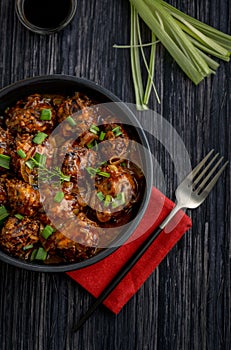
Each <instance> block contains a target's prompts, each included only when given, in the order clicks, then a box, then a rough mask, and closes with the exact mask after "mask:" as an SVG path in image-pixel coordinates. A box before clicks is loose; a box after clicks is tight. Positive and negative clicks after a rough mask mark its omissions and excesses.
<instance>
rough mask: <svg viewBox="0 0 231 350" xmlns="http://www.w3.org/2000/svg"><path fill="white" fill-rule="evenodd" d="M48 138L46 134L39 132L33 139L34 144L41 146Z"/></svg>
mask: <svg viewBox="0 0 231 350" xmlns="http://www.w3.org/2000/svg"><path fill="white" fill-rule="evenodd" d="M47 136H48V135H47V134H45V133H44V132H38V133H37V135H36V136H35V137H34V138H33V142H34V143H36V144H37V145H40V144H41V143H42V142H43V141H44V140H45V138H46V137H47Z"/></svg>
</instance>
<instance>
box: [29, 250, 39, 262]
mask: <svg viewBox="0 0 231 350" xmlns="http://www.w3.org/2000/svg"><path fill="white" fill-rule="evenodd" d="M37 251H38V249H34V250H33V252H32V253H31V256H30V261H33V260H35V256H36V254H37Z"/></svg>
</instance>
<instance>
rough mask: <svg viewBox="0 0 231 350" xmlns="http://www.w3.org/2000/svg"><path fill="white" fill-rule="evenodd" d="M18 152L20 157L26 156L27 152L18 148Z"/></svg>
mask: <svg viewBox="0 0 231 350" xmlns="http://www.w3.org/2000/svg"><path fill="white" fill-rule="evenodd" d="M17 153H18V155H19V157H21V158H26V153H25V152H24V151H23V150H22V149H18V150H17Z"/></svg>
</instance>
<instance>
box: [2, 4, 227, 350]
mask: <svg viewBox="0 0 231 350" xmlns="http://www.w3.org/2000/svg"><path fill="white" fill-rule="evenodd" d="M169 2H170V3H171V4H173V5H176V6H177V7H178V8H180V9H182V10H183V11H185V12H188V13H189V14H191V15H193V16H195V17H197V18H198V19H200V20H203V21H205V22H207V23H209V24H211V25H213V26H214V27H216V28H218V29H221V30H222V31H224V32H227V33H231V27H230V23H231V17H230V2H229V0H212V1H209V0H202V1H201V0H192V1H186V0H178V1H176V0H170V1H169ZM0 24H1V29H0V79H1V81H0V86H1V87H4V86H6V85H8V84H10V83H13V82H15V81H18V80H20V79H24V78H27V77H31V76H36V75H44V74H45V75H47V74H53V73H58V74H59V73H61V74H69V75H74V76H78V77H85V78H88V79H91V80H93V81H95V82H97V83H99V84H101V85H102V86H104V87H105V88H107V89H109V90H111V91H112V92H113V93H115V94H116V95H118V96H119V97H120V98H121V99H122V100H123V101H126V102H130V103H134V93H133V88H132V80H131V79H132V78H131V73H130V58H129V51H128V50H116V49H114V48H112V46H113V44H114V43H120V44H124V43H128V42H129V25H130V12H129V2H128V1H125V0H117V1H113V0H98V1H96V0H95V1H94V0H91V1H79V5H78V12H77V14H76V16H75V18H74V20H73V22H72V23H71V24H70V25H69V26H68V27H67V28H66V29H65V30H63V31H62V32H60V33H57V34H54V35H51V36H41V35H37V34H33V33H32V32H29V31H28V30H27V29H25V28H24V27H23V26H22V25H21V24H20V22H19V21H18V19H17V17H16V14H15V10H14V1H8V0H1V2H0ZM145 35H146V36H147V40H148V34H147V32H146V33H145ZM230 67H231V66H230V64H228V63H223V62H221V65H220V68H219V69H218V72H217V74H216V75H215V76H212V77H210V78H209V79H206V80H205V81H203V82H202V83H201V84H200V85H199V86H198V87H195V86H194V85H193V84H192V83H191V82H190V81H189V80H188V79H187V78H186V77H185V76H184V75H183V73H182V72H181V71H180V70H179V68H178V67H177V65H176V63H174V62H173V60H172V58H171V57H170V56H169V55H168V53H167V52H166V51H165V50H164V49H163V48H162V47H158V49H157V63H156V85H157V89H158V91H159V93H160V97H161V104H160V105H158V103H157V102H156V99H155V98H154V97H152V101H151V103H150V107H151V108H152V109H153V110H155V111H157V112H158V113H160V114H161V115H162V116H163V117H164V118H165V119H166V120H167V121H168V122H169V123H171V125H172V126H173V127H174V128H175V130H176V131H177V132H178V133H179V135H180V137H181V139H182V140H183V142H184V144H185V146H186V149H187V150H188V152H189V154H190V157H191V161H192V164H196V163H197V162H198V161H199V159H201V157H202V156H203V155H204V154H206V152H208V151H209V150H210V149H211V148H215V149H216V150H217V151H218V152H220V153H221V154H223V155H224V156H225V158H226V159H230V146H231V145H230V114H231V110H230V107H231V98H230V93H231V92H230V84H231V70H230ZM141 119H142V120H141V121H142V123H143V125H144V127H145V128H146V129H148V130H152V128H153V124H152V122H151V121H150V120H149V119H148V118H147V120H145V117H141ZM151 147H152V152H153V153H154V154H155V156H156V158H157V159H158V161H159V164H160V165H161V167H162V170H163V173H164V176H165V181H166V194H167V195H168V196H169V197H170V198H174V197H173V193H174V189H175V187H176V185H177V177H176V169H174V164H173V162H172V161H171V157H170V155H169V153H168V152H167V151H166V150H165V149H164V147H162V146H161V145H160V144H158V143H157V142H155V141H153V140H151ZM229 174H230V168H229V169H227V171H226V173H225V174H224V175H223V177H222V180H220V181H219V183H218V185H217V186H216V189H215V190H214V191H213V193H212V194H211V195H210V197H209V198H208V199H207V201H206V203H204V204H203V205H202V206H201V207H200V208H199V209H198V210H196V211H194V212H192V213H190V215H191V216H192V220H193V228H192V229H191V230H190V231H189V232H188V233H187V234H186V235H185V236H184V237H183V238H182V239H181V241H180V242H179V243H178V244H177V245H176V246H175V247H174V249H173V250H172V251H171V252H170V253H169V254H168V256H167V257H166V258H165V260H164V261H163V262H162V263H161V265H160V266H159V267H158V268H157V269H156V270H155V271H154V272H153V274H152V275H151V277H150V278H149V279H148V280H147V281H146V283H145V284H144V285H143V286H142V287H141V289H140V290H139V292H138V293H137V294H136V295H135V296H134V297H133V298H132V299H131V300H130V301H129V303H128V304H127V305H126V306H125V307H124V308H123V310H122V311H121V312H120V314H119V315H118V316H115V315H113V314H112V313H111V312H109V311H108V310H107V309H106V308H105V307H100V308H99V309H98V310H97V311H96V313H95V314H94V315H93V316H92V317H91V319H90V320H89V322H88V323H87V324H86V325H85V326H84V327H83V328H82V330H81V331H79V332H78V333H77V334H74V335H73V334H72V333H71V329H72V327H73V325H74V324H75V323H76V321H77V320H78V319H79V317H80V315H81V314H82V313H83V311H84V310H86V309H87V308H88V306H89V305H90V304H91V303H92V301H93V297H92V296H90V295H89V294H88V293H87V292H86V291H85V290H83V289H82V288H81V287H80V286H79V285H77V284H76V283H75V282H73V281H72V280H71V279H70V278H69V277H68V276H67V275H65V274H64V273H60V274H52V273H50V274H45V273H36V272H29V271H23V270H21V269H19V268H16V267H12V266H9V265H7V264H5V263H2V262H1V263H0V349H1V350H27V349H28V350H31V349H34V350H69V349H76V350H88V349H89V350H93V349H97V350H102V349H105V350H109V349H110V350H112V349H115V350H119V349H121V350H125V349H126V350H133V349H139V350H145V349H160V350H162V349H164V350H165V349H166V350H170V349H177V350H179V349H181V350H182V349H195V350H198V349H209V350H218V349H222V350H228V349H230V345H231V344H230V339H231V338H230V329H231V328H230V327H231V323H230V307H231V299H230V251H231V250H230V202H229V200H230V187H229V185H230V177H229Z"/></svg>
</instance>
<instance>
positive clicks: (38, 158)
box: [34, 153, 47, 166]
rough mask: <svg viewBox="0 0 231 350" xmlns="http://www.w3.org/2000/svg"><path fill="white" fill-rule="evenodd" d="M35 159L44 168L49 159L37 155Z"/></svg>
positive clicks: (42, 155)
mask: <svg viewBox="0 0 231 350" xmlns="http://www.w3.org/2000/svg"><path fill="white" fill-rule="evenodd" d="M34 159H35V160H36V162H38V163H39V164H40V166H44V165H45V164H46V160H47V157H46V156H45V154H40V153H35V155H34Z"/></svg>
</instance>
